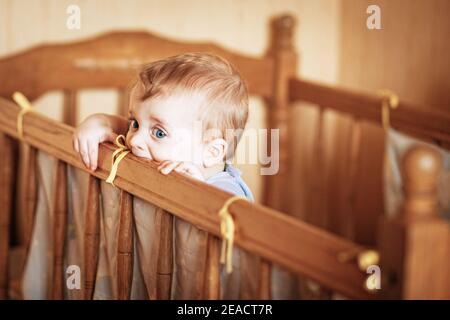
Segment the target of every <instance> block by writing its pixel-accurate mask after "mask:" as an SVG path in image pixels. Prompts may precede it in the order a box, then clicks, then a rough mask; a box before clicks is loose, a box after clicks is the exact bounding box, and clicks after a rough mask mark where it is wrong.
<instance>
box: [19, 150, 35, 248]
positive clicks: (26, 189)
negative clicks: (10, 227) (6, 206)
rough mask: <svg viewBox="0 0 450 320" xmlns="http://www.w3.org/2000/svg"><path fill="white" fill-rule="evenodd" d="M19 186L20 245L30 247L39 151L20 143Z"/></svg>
mask: <svg viewBox="0 0 450 320" xmlns="http://www.w3.org/2000/svg"><path fill="white" fill-rule="evenodd" d="M18 147H19V150H20V152H19V164H18V166H19V167H18V184H17V193H16V212H17V216H16V221H17V230H16V232H17V233H18V239H19V244H20V245H24V246H28V245H29V243H30V241H31V235H32V231H33V221H34V210H35V207H36V197H37V174H36V165H37V163H36V156H37V150H36V148H33V147H32V146H30V145H28V144H23V143H19V145H18Z"/></svg>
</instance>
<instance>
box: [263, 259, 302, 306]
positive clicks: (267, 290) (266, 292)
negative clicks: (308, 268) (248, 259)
mask: <svg viewBox="0 0 450 320" xmlns="http://www.w3.org/2000/svg"><path fill="white" fill-rule="evenodd" d="M294 280H295V279H294ZM271 282H272V281H271V264H270V262H269V261H266V260H264V259H261V262H260V263H259V288H258V294H259V299H261V300H270V299H271V297H272V294H271V285H270V284H271Z"/></svg>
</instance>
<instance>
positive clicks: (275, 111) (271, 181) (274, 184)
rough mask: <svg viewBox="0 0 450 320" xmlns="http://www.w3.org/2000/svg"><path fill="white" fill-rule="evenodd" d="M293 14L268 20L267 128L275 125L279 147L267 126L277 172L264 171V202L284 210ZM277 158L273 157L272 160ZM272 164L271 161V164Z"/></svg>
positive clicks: (293, 52) (292, 72) (294, 64)
mask: <svg viewBox="0 0 450 320" xmlns="http://www.w3.org/2000/svg"><path fill="white" fill-rule="evenodd" d="M295 24H296V21H295V18H294V17H293V16H290V15H283V16H280V17H276V18H275V19H273V20H272V21H271V30H270V31H271V37H270V46H269V49H268V52H267V57H268V59H271V60H272V61H273V73H272V75H273V76H272V81H273V82H272V94H271V96H270V98H269V99H268V101H267V102H268V105H269V108H268V117H267V119H268V123H267V127H268V128H269V129H278V130H279V131H278V133H279V140H278V141H277V142H278V143H279V147H278V148H279V149H278V157H277V155H274V153H275V152H277V150H276V149H274V147H273V145H272V132H271V130H269V132H268V135H267V136H268V138H267V148H268V154H270V155H271V157H272V161H274V160H273V159H276V158H278V172H277V173H276V174H268V175H265V177H266V182H265V191H264V192H265V194H264V199H265V202H266V203H265V204H267V205H268V206H270V207H272V208H275V209H278V210H281V211H287V210H286V201H287V197H286V194H285V190H286V189H285V186H286V184H287V178H288V174H287V172H288V148H289V144H288V142H289V141H288V114H289V112H288V111H289V110H288V107H289V80H290V79H291V78H293V77H294V76H295V75H296V71H297V52H296V50H295V46H294V32H295ZM275 161H276V160H275ZM271 165H272V164H271Z"/></svg>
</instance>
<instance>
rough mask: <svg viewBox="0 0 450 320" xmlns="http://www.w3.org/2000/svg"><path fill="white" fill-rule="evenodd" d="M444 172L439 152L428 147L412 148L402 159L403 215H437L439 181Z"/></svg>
mask: <svg viewBox="0 0 450 320" xmlns="http://www.w3.org/2000/svg"><path fill="white" fill-rule="evenodd" d="M441 170H442V157H441V156H440V154H439V152H438V151H436V150H435V149H432V148H430V147H427V146H414V147H412V148H410V149H409V150H408V151H407V152H406V153H405V155H404V156H403V159H402V177H403V188H404V196H405V200H404V205H403V215H404V216H407V217H419V216H420V217H423V216H432V215H435V214H436V211H437V203H438V193H437V186H438V179H439V174H440V173H441Z"/></svg>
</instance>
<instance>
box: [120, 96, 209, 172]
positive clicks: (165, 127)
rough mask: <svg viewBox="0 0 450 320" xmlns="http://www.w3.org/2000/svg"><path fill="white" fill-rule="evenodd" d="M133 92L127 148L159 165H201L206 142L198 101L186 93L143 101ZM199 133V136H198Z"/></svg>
mask: <svg viewBox="0 0 450 320" xmlns="http://www.w3.org/2000/svg"><path fill="white" fill-rule="evenodd" d="M137 90H139V89H135V90H133V92H132V93H131V99H130V106H129V111H130V123H129V130H128V134H127V145H128V147H129V148H130V149H131V151H132V153H133V154H134V155H136V156H138V157H143V158H147V159H150V160H154V161H157V162H161V161H164V160H171V161H190V162H194V163H197V164H201V163H202V160H201V156H200V158H196V157H199V155H201V154H202V150H203V143H202V137H201V126H200V127H199V125H200V123H199V121H198V112H199V108H198V102H197V101H195V100H196V99H195V98H193V97H189V96H187V95H186V94H182V93H174V94H171V95H169V96H167V97H156V98H150V99H147V100H145V101H140V99H137V98H136V95H137V94H139V93H138V92H136V91H137ZM199 132H200V134H199Z"/></svg>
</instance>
